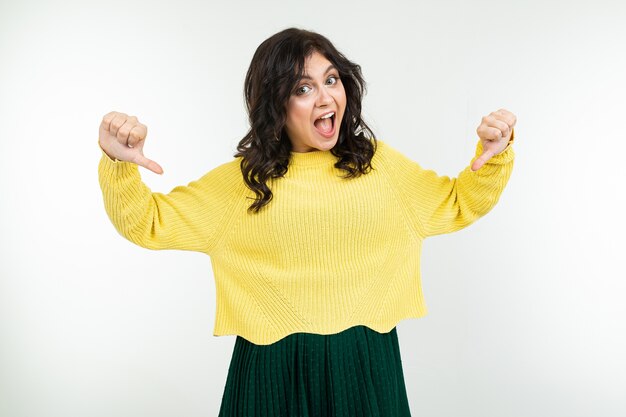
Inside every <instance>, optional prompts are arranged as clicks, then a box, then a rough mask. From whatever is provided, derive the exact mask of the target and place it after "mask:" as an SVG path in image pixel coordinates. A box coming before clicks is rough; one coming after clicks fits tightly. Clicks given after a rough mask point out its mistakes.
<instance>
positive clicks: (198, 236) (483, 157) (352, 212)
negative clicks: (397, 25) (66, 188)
mask: <svg viewBox="0 0 626 417" xmlns="http://www.w3.org/2000/svg"><path fill="white" fill-rule="evenodd" d="M364 91H365V82H364V80H363V78H362V75H361V71H360V67H359V66H358V65H356V64H354V63H352V62H351V61H349V60H348V59H347V58H346V57H345V56H343V55H342V54H341V53H340V52H339V51H337V50H336V49H335V47H334V46H333V45H332V43H331V42H330V41H329V40H328V39H326V38H325V37H323V36H321V35H319V34H317V33H314V32H311V31H306V30H300V29H295V28H289V29H286V30H283V31H281V32H279V33H277V34H275V35H273V36H271V37H270V38H268V39H267V40H265V41H264V42H263V43H262V44H261V45H260V46H259V47H258V49H257V50H256V52H255V54H254V57H253V59H252V62H251V64H250V67H249V69H248V73H247V76H246V80H245V94H246V104H247V110H248V114H249V120H250V130H249V132H248V133H247V134H246V136H245V137H244V138H243V139H242V140H241V142H240V143H239V146H238V152H237V153H236V154H235V155H234V159H233V160H231V161H229V162H226V163H224V164H221V165H219V166H218V167H216V168H214V169H212V170H211V171H209V172H208V173H207V174H205V175H204V176H202V177H201V178H200V179H198V180H196V181H193V182H190V183H189V184H188V185H187V186H179V187H176V188H174V189H173V190H172V191H171V192H170V193H169V194H162V193H153V192H151V191H150V189H149V188H148V187H147V186H146V185H145V184H144V183H143V182H142V181H141V177H140V174H139V171H138V166H143V167H144V168H147V169H150V170H152V171H154V172H156V173H162V172H163V170H162V168H161V167H160V165H159V164H157V163H156V162H154V161H152V160H150V159H147V158H146V157H145V156H144V155H143V146H144V143H145V138H146V135H147V128H146V126H145V125H143V124H141V123H140V122H139V121H138V120H137V118H136V117H134V116H128V115H126V114H124V113H119V112H111V113H109V114H107V115H105V116H104V118H103V120H102V123H101V126H100V137H99V145H100V147H101V148H102V156H101V159H100V163H99V167H98V170H99V178H100V186H101V188H102V192H103V197H104V203H105V208H106V210H107V213H108V215H109V217H110V219H111V221H112V223H113V224H114V225H115V227H116V228H117V230H118V231H119V232H120V234H122V236H124V237H125V238H127V239H129V240H130V241H132V242H133V243H135V244H137V245H140V246H142V247H145V248H148V249H179V250H193V251H199V252H203V253H205V254H207V255H209V256H210V257H211V263H212V267H213V273H214V277H215V283H216V299H217V304H216V316H215V328H214V335H215V336H223V335H236V336H237V338H236V342H235V347H234V351H233V356H232V359H231V362H230V367H229V372H228V377H227V381H226V384H225V389H224V394H223V396H222V404H221V409H220V414H219V415H220V416H235V415H246V416H279V415H280V416H283V415H285V416H296V415H297V416H308V415H320V416H348V415H349V416H409V415H410V410H409V403H408V398H407V394H406V388H405V384H404V376H403V371H402V361H401V356H400V351H399V345H398V338H397V333H396V327H395V326H396V324H397V323H398V322H399V321H401V320H403V319H406V318H413V317H415V318H416V317H422V316H424V315H425V314H427V308H426V304H425V302H424V299H423V294H422V289H421V277H420V264H419V255H420V252H421V244H422V241H423V240H424V239H425V238H426V237H429V236H433V235H436V234H441V233H451V232H454V231H456V230H459V229H461V228H463V227H466V226H468V225H469V224H471V223H473V222H474V221H476V220H477V219H478V218H480V217H481V216H483V215H484V214H486V213H487V212H488V211H489V210H491V208H492V207H493V206H494V205H495V204H496V203H497V201H498V199H499V197H500V195H501V193H502V191H503V189H504V187H505V185H506V183H507V182H508V179H509V177H510V175H511V171H512V168H513V160H514V153H513V149H512V147H511V146H510V145H511V143H513V127H514V125H515V123H516V118H515V116H514V115H513V114H512V113H510V112H509V111H506V110H499V111H496V112H493V113H491V114H490V115H489V116H485V117H484V118H483V119H482V122H481V124H480V126H479V127H478V129H477V133H478V135H479V138H480V139H479V141H478V142H477V146H476V154H475V156H474V158H473V160H472V163H471V165H470V166H468V167H466V168H465V169H464V170H463V171H461V173H460V174H459V176H458V177H457V178H452V179H450V178H448V177H446V176H438V175H437V174H436V173H435V172H434V171H432V170H426V169H423V168H422V167H421V166H420V165H419V164H417V163H416V162H414V161H412V160H410V159H409V158H407V157H406V156H404V155H403V154H402V153H400V152H399V151H397V150H396V149H395V148H393V147H392V146H390V145H389V144H387V143H386V142H384V141H382V140H380V139H378V140H377V139H375V135H374V134H373V132H372V131H371V129H370V128H369V127H368V126H367V125H366V124H365V122H364V121H363V120H362V118H361V100H362V96H363V93H364ZM250 200H252V203H251V202H250Z"/></svg>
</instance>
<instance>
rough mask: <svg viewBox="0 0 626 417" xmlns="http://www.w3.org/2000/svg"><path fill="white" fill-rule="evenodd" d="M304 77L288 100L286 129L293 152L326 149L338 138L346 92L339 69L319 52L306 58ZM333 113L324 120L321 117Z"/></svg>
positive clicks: (332, 145) (344, 107)
mask: <svg viewBox="0 0 626 417" xmlns="http://www.w3.org/2000/svg"><path fill="white" fill-rule="evenodd" d="M304 67H305V68H304V74H303V78H302V79H301V80H300V81H299V83H298V84H297V86H296V89H295V90H294V91H293V92H292V93H291V96H290V97H289V101H288V102H287V105H286V108H287V120H286V122H285V131H286V132H287V135H288V136H289V139H290V140H291V144H292V148H293V151H294V152H310V151H315V150H321V151H326V150H329V149H332V148H333V147H334V146H335V144H336V143H337V139H338V138H339V126H341V120H342V119H343V114H344V111H345V109H346V92H345V90H344V88H343V84H342V83H341V80H340V79H339V71H337V69H336V68H335V67H334V66H333V65H332V64H331V62H330V61H329V60H327V59H326V58H325V57H324V55H322V54H320V53H319V52H317V51H316V52H313V54H311V56H309V57H308V58H307V59H306V60H305V64H304ZM328 113H334V115H333V116H332V117H330V118H329V119H327V120H318V119H319V118H320V117H322V116H324V115H327V114H328Z"/></svg>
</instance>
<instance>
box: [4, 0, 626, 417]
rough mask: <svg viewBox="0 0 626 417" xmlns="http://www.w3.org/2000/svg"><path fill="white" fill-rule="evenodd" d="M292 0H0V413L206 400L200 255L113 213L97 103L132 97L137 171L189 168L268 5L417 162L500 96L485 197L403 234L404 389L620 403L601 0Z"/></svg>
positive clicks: (608, 52) (214, 352) (206, 317)
mask: <svg viewBox="0 0 626 417" xmlns="http://www.w3.org/2000/svg"><path fill="white" fill-rule="evenodd" d="M292 3H293V2H286V1H285V2H280V1H262V2H253V1H249V2H243V1H229V2H216V3H214V4H207V3H206V2H200V1H189V0H179V1H177V2H172V3H171V4H165V3H162V4H160V3H156V2H149V1H142V2H138V1H134V2H129V1H107V2H102V1H98V2H91V4H88V3H87V2H78V1H63V2H61V1H48V2H42V1H40V2H35V1H23V0H22V1H20V2H17V1H13V2H8V1H6V0H4V1H0V191H1V200H0V201H1V203H0V204H1V206H0V214H1V216H0V276H1V279H0V416H2V417H26V416H28V417H53V416H55V417H56V416H63V417H74V416H75V417H83V416H89V417H97V416H107V417H108V416H118V417H125V416H129V417H130V416H132V417H135V416H146V415H151V416H163V417H166V416H167V417H169V416H182V415H184V416H189V417H191V416H205V415H217V410H218V407H219V403H220V400H221V395H222V392H223V386H224V382H225V379H226V375H227V371H228V365H229V360H230V357H231V352H232V347H233V345H234V341H235V338H234V337H233V336H231V337H220V338H216V337H213V336H212V331H213V323H214V301H215V298H214V297H215V293H214V283H213V276H212V272H211V268H210V259H209V258H208V257H206V256H203V255H201V254H198V253H189V252H180V251H149V250H146V249H142V248H140V247H136V246H133V245H132V244H131V243H129V242H127V241H126V240H124V239H123V238H122V237H121V236H119V235H118V234H117V232H115V230H114V228H113V226H112V225H111V223H110V222H109V220H108V218H107V217H106V213H105V211H104V208H103V204H102V196H101V192H100V189H99V186H98V181H97V163H98V160H99V157H100V151H99V148H98V146H97V132H98V125H99V123H100V120H101V118H102V116H103V115H104V114H105V113H107V112H109V111H111V110H117V111H122V112H126V113H129V114H133V115H137V116H138V117H139V120H140V121H142V122H143V123H145V124H146V125H147V126H148V128H149V134H148V141H147V145H146V147H145V153H146V156H148V157H149V158H152V159H154V160H156V161H157V162H159V163H160V164H161V166H162V167H163V168H164V170H165V174H164V175H163V176H158V175H156V174H153V173H151V172H149V171H147V170H144V169H143V168H142V169H141V172H142V176H143V179H144V181H145V182H146V183H147V184H148V185H149V186H150V187H151V188H152V189H153V190H154V191H162V192H167V191H169V190H170V189H171V188H173V187H174V186H176V185H179V184H186V183H188V182H189V181H191V180H192V179H195V178H197V177H199V176H201V175H202V174H203V173H204V172H206V171H208V170H209V169H212V168H213V167H215V166H217V165H218V164H220V163H222V162H225V161H227V160H229V159H230V158H231V157H232V155H233V153H234V152H235V145H236V144H237V143H238V141H239V140H240V139H241V137H243V135H244V134H245V133H246V129H247V124H246V123H247V119H246V114H245V110H244V103H243V80H244V75H245V72H246V70H247V66H248V64H249V63H250V60H251V58H252V54H253V53H254V51H255V49H256V47H257V46H258V45H259V44H260V43H261V42H262V41H263V40H264V39H266V38H267V37H269V36H270V35H272V34H273V33H275V32H277V31H279V30H282V29H284V28H286V27H289V26H297V27H302V28H306V29H312V30H315V31H317V32H320V33H322V34H324V35H326V36H327V37H329V39H331V41H333V42H334V43H335V45H336V46H337V47H338V48H339V49H340V50H341V51H343V52H344V53H345V54H346V55H347V56H348V57H349V58H350V59H352V60H353V61H356V62H357V63H359V64H360V65H361V66H362V68H363V72H364V75H365V78H366V80H367V81H368V86H369V93H368V95H367V96H366V98H365V101H364V114H365V118H366V120H367V121H368V122H370V123H371V126H372V127H373V128H374V131H375V133H376V134H377V136H378V137H379V138H381V139H384V140H386V141H388V142H389V143H391V144H392V145H395V146H396V147H397V148H399V149H400V150H402V151H404V152H405V153H406V154H407V155H408V156H410V157H412V158H413V159H415V160H416V161H418V162H419V163H420V164H421V165H422V166H425V167H428V168H432V169H435V170H436V171H437V172H438V173H440V174H445V175H450V176H456V175H457V174H458V172H459V171H460V170H461V169H463V168H464V167H465V166H466V165H467V164H468V163H469V161H470V159H471V157H472V156H473V152H474V145H475V143H476V140H477V137H476V133H475V129H476V127H477V126H478V124H479V123H480V119H481V117H482V116H483V115H486V114H489V113H490V112H491V111H494V110H497V109H499V108H502V107H503V108H506V109H508V110H510V111H512V112H513V113H515V114H516V115H517V117H518V123H517V126H516V144H515V145H514V146H515V149H516V155H517V157H516V165H515V170H514V172H513V175H512V177H511V180H510V182H509V184H508V186H507V189H506V190H505V192H504V194H503V195H502V197H501V199H500V202H499V204H498V205H497V206H496V207H495V208H494V209H493V210H492V212H491V213H489V214H488V215H487V216H486V217H485V218H483V219H480V220H479V221H478V222H477V223H475V224H474V225H472V226H470V227H468V228H467V229H464V230H462V231H460V232H458V233H455V234H451V235H444V236H437V237H433V238H430V239H428V240H427V241H426V242H425V244H424V252H423V256H422V273H423V283H424V291H425V294H426V297H427V303H428V306H429V310H430V314H429V315H428V316H427V317H425V318H422V319H418V320H408V321H403V322H401V323H400V324H399V325H398V335H399V338H400V342H401V352H402V355H403V364H404V367H405V376H406V380H407V388H408V392H409V400H410V402H411V408H412V412H413V414H414V415H416V416H429V417H430V416H437V417H444V416H446V417H448V416H449V417H458V416H462V417H474V416H480V417H487V416H494V417H502V416H505V417H518V416H519V417H526V416H534V417H544V416H545V417H555V416H568V417H578V416H603V417H613V416H623V415H626V397H625V396H624V387H625V386H626V372H625V371H626V356H624V354H623V352H625V351H626V332H625V330H626V326H625V325H624V318H625V317H626V307H625V303H624V293H625V291H626V282H625V280H624V278H625V277H626V274H625V273H624V268H623V259H624V248H625V246H626V245H625V244H624V242H623V234H624V232H626V227H625V216H624V206H625V203H626V199H625V197H624V189H625V188H624V179H625V178H626V175H625V173H626V172H625V171H626V168H625V167H626V163H625V162H624V152H625V150H626V145H625V140H626V134H625V133H624V129H623V122H624V111H625V110H626V107H625V106H624V95H625V93H626V81H625V79H626V78H625V76H624V74H626V55H625V54H624V45H625V44H626V27H625V26H624V24H623V23H624V21H626V6H624V5H623V2H618V1H613V2H609V1H605V0H599V1H594V2H586V3H587V4H585V3H583V2H567V1H536V0H533V1H526V2H515V3H513V2H511V1H504V2H503V1H473V2H463V1H447V2H434V1H433V2H429V3H426V2H408V1H407V2H393V1H385V2H378V1H377V2H366V1H363V0H360V1H351V2H302V3H301V4H300V3H299V4H298V5H296V4H292Z"/></svg>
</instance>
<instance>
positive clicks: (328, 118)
mask: <svg viewBox="0 0 626 417" xmlns="http://www.w3.org/2000/svg"><path fill="white" fill-rule="evenodd" d="M335 117H336V114H335V112H332V113H329V114H327V115H325V116H323V117H320V118H319V119H317V120H315V122H314V123H313V125H314V126H315V129H316V130H317V131H318V132H319V133H320V134H321V135H322V136H324V137H330V136H332V135H333V134H334V133H335Z"/></svg>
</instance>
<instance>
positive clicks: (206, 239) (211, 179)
mask: <svg viewBox="0 0 626 417" xmlns="http://www.w3.org/2000/svg"><path fill="white" fill-rule="evenodd" d="M103 123H105V121H103ZM109 123H110V122H109ZM118 129H119V127H118ZM127 130H128V129H127ZM116 135H117V134H116ZM109 139H110V138H109ZM98 143H99V145H100V148H101V151H102V155H101V157H100V162H99V164H98V178H99V183H100V188H101V189H102V196H103V199H104V207H105V210H106V212H107V214H108V216H109V218H110V220H111V222H112V223H113V225H114V226H115V228H116V229H117V231H118V232H119V233H120V234H121V235H122V236H124V237H125V238H126V239H128V240H129V241H131V242H133V243H135V244H137V245H139V246H142V247H144V248H148V249H180V250H190V251H200V252H208V251H209V250H210V249H211V248H212V247H213V246H214V245H215V243H216V241H217V237H218V235H219V230H220V228H221V226H222V225H223V221H224V219H225V217H226V214H227V213H228V207H229V206H230V205H232V203H233V201H234V199H233V197H234V195H235V193H236V184H237V175H238V172H237V166H236V163H235V162H236V161H231V162H229V163H225V164H222V165H220V166H218V167H216V168H214V169H213V170H211V171H210V172H208V173H207V174H205V175H204V176H202V177H201V178H200V179H198V180H196V181H192V182H190V183H189V184H187V185H186V186H178V187H175V188H174V189H173V190H172V191H171V192H169V193H168V194H163V193H158V192H152V191H151V190H150V188H148V186H146V184H145V183H144V182H143V181H142V180H141V175H140V173H139V165H138V164H136V163H134V162H130V161H124V160H120V159H119V158H117V157H113V158H112V157H111V156H110V155H109V153H108V152H106V151H105V149H104V147H103V140H102V132H101V138H100V140H99V142H98ZM109 145H110V144H109ZM112 148H113V147H112V146H109V147H107V149H109V150H110V149H112ZM138 148H139V146H136V147H135V149H138ZM126 156H127V157H128V154H126ZM122 157H123V156H122Z"/></svg>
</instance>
